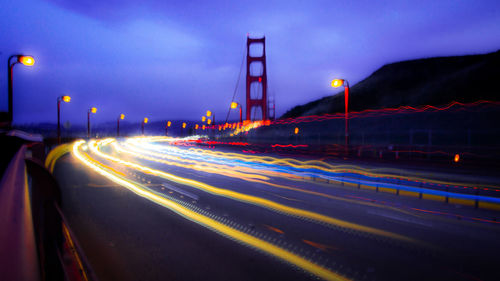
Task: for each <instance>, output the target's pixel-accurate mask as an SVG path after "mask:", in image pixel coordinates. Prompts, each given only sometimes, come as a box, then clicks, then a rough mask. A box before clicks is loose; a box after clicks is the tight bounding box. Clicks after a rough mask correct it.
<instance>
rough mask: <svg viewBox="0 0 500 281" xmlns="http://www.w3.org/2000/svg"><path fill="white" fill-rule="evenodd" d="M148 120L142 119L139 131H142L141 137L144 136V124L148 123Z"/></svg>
mask: <svg viewBox="0 0 500 281" xmlns="http://www.w3.org/2000/svg"><path fill="white" fill-rule="evenodd" d="M148 120H149V119H148V118H147V117H144V119H142V123H141V129H142V135H143V136H144V124H147V123H148Z"/></svg>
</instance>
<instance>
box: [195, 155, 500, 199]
mask: <svg viewBox="0 0 500 281" xmlns="http://www.w3.org/2000/svg"><path fill="white" fill-rule="evenodd" d="M189 150H190V151H193V152H196V153H198V154H201V155H203V154H205V155H211V156H215V157H220V158H225V159H236V160H242V161H245V162H250V161H251V162H256V163H264V164H272V165H281V166H291V167H294V168H298V169H317V170H321V171H325V172H331V173H342V172H349V173H354V174H360V175H364V176H368V177H375V178H392V179H401V180H410V181H414V182H427V183H434V184H443V185H450V186H468V187H472V186H476V187H484V188H494V189H498V188H500V186H497V185H490V184H471V183H467V182H458V181H444V180H438V179H432V178H430V177H424V176H423V175H422V174H421V173H417V172H411V171H407V170H401V169H393V168H374V169H368V168H363V167H359V166H355V165H332V164H329V163H326V162H323V161H319V160H308V161H300V160H297V159H292V158H275V157H271V156H255V155H254V156H250V155H246V154H239V153H233V152H221V151H208V150H205V149H200V148H189ZM403 174H404V176H403Z"/></svg>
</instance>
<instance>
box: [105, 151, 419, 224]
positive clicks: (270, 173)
mask: <svg viewBox="0 0 500 281" xmlns="http://www.w3.org/2000/svg"><path fill="white" fill-rule="evenodd" d="M112 145H113V147H114V148H115V149H117V151H119V152H123V153H128V154H131V155H133V156H135V157H137V158H142V159H146V160H149V161H154V162H157V163H163V164H166V165H174V166H178V167H183V168H187V169H196V170H199V171H203V172H207V173H211V172H214V171H215V170H216V169H212V168H210V165H213V164H210V163H202V162H199V161H195V160H189V159H184V158H181V157H178V156H170V157H169V155H168V154H165V153H155V152H152V151H147V150H144V149H140V148H137V147H134V146H127V147H130V148H131V150H133V151H134V152H133V151H130V150H126V149H123V148H122V147H121V146H120V145H118V144H117V142H113V143H112ZM144 154H149V155H154V156H155V157H158V158H169V159H172V158H174V159H178V160H179V161H185V162H187V163H195V164H196V165H180V164H176V163H175V162H169V161H162V160H161V159H158V158H155V157H147V156H145V155H144ZM202 159H203V158H200V161H201V160H202ZM198 166H200V167H203V168H201V169H198ZM216 166H217V167H218V168H221V169H229V170H232V169H235V170H240V171H246V172H248V171H249V172H252V173H262V174H265V175H268V176H274V177H281V178H286V179H289V180H290V179H292V180H300V181H302V182H304V180H303V177H300V176H296V175H293V174H287V173H284V172H276V171H271V170H263V169H260V170H259V169H252V168H245V167H238V166H234V167H230V166H225V165H216ZM214 173H217V174H220V175H226V176H231V177H233V175H231V174H228V173H227V172H220V171H217V172H214ZM236 177H237V176H236ZM237 178H240V179H243V178H241V177H237ZM266 179H267V178H266ZM245 180H246V181H250V182H256V183H260V184H264V185H268V186H272V187H275V188H280V189H287V190H293V191H297V192H301V193H305V194H310V195H315V196H320V197H323V198H329V199H333V200H338V201H343V202H348V203H354V204H358V205H364V206H371V207H377V208H384V209H391V210H393V211H397V212H400V213H404V214H407V215H411V216H415V215H414V214H413V213H412V212H408V211H405V210H403V209H401V208H397V207H394V206H384V205H380V204H375V203H371V202H364V201H360V200H353V199H347V198H344V197H339V196H334V195H330V194H326V193H322V192H317V191H311V190H307V189H303V188H297V187H292V186H287V185H283V184H276V183H271V182H267V181H263V180H259V179H255V178H248V177H245ZM273 195H276V194H273ZM278 197H280V198H284V197H281V196H278ZM286 199H287V200H292V199H290V198H286Z"/></svg>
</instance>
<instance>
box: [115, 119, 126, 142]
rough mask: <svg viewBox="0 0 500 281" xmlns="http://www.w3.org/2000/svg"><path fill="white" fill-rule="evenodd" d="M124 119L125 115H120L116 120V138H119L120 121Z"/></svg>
mask: <svg viewBox="0 0 500 281" xmlns="http://www.w3.org/2000/svg"><path fill="white" fill-rule="evenodd" d="M124 118H125V114H120V116H118V118H117V119H116V137H120V120H123V119H124Z"/></svg>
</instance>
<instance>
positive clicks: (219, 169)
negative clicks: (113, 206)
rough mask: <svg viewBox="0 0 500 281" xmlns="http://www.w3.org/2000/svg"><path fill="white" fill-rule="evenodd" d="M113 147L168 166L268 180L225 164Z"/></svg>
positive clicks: (115, 145)
mask: <svg viewBox="0 0 500 281" xmlns="http://www.w3.org/2000/svg"><path fill="white" fill-rule="evenodd" d="M113 147H114V148H115V149H116V150H117V151H119V152H123V153H127V154H131V155H133V156H136V157H138V158H142V159H146V160H150V161H154V162H157V163H162V164H166V165H170V166H176V167H181V168H186V169H193V170H198V171H202V172H207V173H214V174H220V175H224V176H228V177H233V178H238V179H243V180H250V179H260V180H269V178H268V177H266V176H261V175H257V174H251V173H241V172H238V169H234V168H233V167H231V166H227V165H206V164H204V163H202V162H199V161H195V160H188V159H182V158H180V157H177V156H168V155H165V154H159V153H154V152H150V151H146V150H143V149H139V148H135V147H129V150H127V149H125V148H123V147H121V146H120V145H118V144H117V143H116V142H114V143H113ZM145 154H149V155H152V156H155V157H156V158H155V157H150V156H147V155H145ZM159 158H164V159H175V160H177V161H179V162H185V163H190V164H181V163H177V162H173V161H166V160H163V159H159ZM245 171H247V172H256V170H254V169H245Z"/></svg>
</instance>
